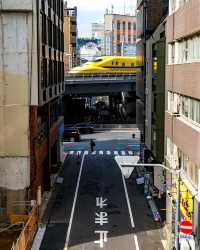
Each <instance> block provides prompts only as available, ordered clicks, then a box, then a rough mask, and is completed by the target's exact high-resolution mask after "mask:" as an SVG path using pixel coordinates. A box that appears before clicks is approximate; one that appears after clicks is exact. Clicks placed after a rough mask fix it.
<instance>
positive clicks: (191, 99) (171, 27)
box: [165, 0, 200, 249]
mask: <svg viewBox="0 0 200 250" xmlns="http://www.w3.org/2000/svg"><path fill="white" fill-rule="evenodd" d="M169 2H170V9H169V17H168V19H167V34H166V35H167V48H168V62H167V66H166V92H165V93H166V112H165V139H166V162H167V165H168V166H170V167H171V168H175V169H179V168H182V170H183V171H182V173H181V181H180V204H179V205H180V220H182V219H185V220H190V221H191V222H192V223H193V235H192V237H191V239H190V240H187V241H186V240H185V241H184V240H182V241H181V242H180V244H181V247H182V245H183V244H184V247H185V248H184V249H199V247H200V245H199V242H200V223H199V221H200V220H199V219H200V218H199V217H200V212H199V211H200V209H199V202H200V88H199V79H200V35H199V34H200V1H197V0H188V1H179V0H170V1H169ZM175 184H176V180H175V178H174V177H173V176H171V175H170V176H168V179H167V187H168V189H170V190H171V192H172V193H173V192H175V191H176V189H174V186H175ZM167 204H168V205H167V226H168V232H169V238H168V242H169V243H170V246H172V245H173V241H174V237H171V236H172V235H173V233H172V232H174V220H175V218H174V214H175V212H174V209H173V207H172V204H171V201H170V199H168V200H167ZM170 249H171V248H170ZM181 249H182V248H181Z"/></svg>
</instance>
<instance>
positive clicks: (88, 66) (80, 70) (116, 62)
mask: <svg viewBox="0 0 200 250" xmlns="http://www.w3.org/2000/svg"><path fill="white" fill-rule="evenodd" d="M137 65H138V62H137V57H125V56H102V57H98V58H97V59H95V60H94V61H92V62H87V63H85V64H84V65H83V66H80V67H75V68H72V69H71V71H70V72H69V74H73V75H82V74H84V75H85V74H88V75H89V74H136V73H137V72H138V71H140V67H138V66H137Z"/></svg>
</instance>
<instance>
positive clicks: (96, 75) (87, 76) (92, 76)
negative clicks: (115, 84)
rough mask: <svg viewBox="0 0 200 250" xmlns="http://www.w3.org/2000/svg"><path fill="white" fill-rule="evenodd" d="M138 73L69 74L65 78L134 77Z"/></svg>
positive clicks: (106, 78) (101, 78) (100, 78)
mask: <svg viewBox="0 0 200 250" xmlns="http://www.w3.org/2000/svg"><path fill="white" fill-rule="evenodd" d="M135 76H136V74H93V73H91V74H68V75H66V76H65V80H66V81H67V80H80V79H83V80H85V79H87V80H89V79H99V80H103V79H105V80H108V79H132V78H133V77H135Z"/></svg>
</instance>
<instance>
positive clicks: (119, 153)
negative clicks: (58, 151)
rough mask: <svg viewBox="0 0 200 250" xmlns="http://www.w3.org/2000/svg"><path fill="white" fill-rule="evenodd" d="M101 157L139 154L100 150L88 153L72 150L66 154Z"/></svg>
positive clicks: (125, 151)
mask: <svg viewBox="0 0 200 250" xmlns="http://www.w3.org/2000/svg"><path fill="white" fill-rule="evenodd" d="M83 153H84V154H85V155H99V156H103V155H110V156H111V155H113V156H117V155H121V156H127V155H129V156H131V155H137V154H138V152H134V151H131V150H120V151H118V150H98V151H96V150H95V151H93V152H91V151H88V150H71V151H66V152H64V155H82V154H83Z"/></svg>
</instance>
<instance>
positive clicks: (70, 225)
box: [64, 153, 85, 250]
mask: <svg viewBox="0 0 200 250" xmlns="http://www.w3.org/2000/svg"><path fill="white" fill-rule="evenodd" d="M84 159H85V153H83V157H82V161H81V167H80V171H79V175H78V180H77V184H76V191H75V195H74V201H73V206H72V210H71V216H70V220H69V226H68V230H67V237H66V240H65V248H64V250H67V249H68V245H69V237H70V233H71V228H72V222H73V218H74V211H75V206H76V200H77V196H78V190H79V185H80V180H81V174H82V170H83V162H84Z"/></svg>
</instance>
